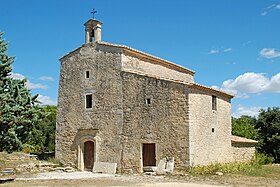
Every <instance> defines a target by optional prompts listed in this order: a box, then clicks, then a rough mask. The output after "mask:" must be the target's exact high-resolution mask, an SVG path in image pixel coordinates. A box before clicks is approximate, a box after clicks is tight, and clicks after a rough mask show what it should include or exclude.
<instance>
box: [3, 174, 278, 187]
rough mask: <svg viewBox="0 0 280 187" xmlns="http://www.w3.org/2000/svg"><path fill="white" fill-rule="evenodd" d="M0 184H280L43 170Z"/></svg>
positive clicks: (275, 181) (248, 179)
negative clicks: (44, 171)
mask: <svg viewBox="0 0 280 187" xmlns="http://www.w3.org/2000/svg"><path fill="white" fill-rule="evenodd" d="M0 186H67V187H70V186H131V187H132V186H137V187H221V186H252V187H253V186H254V187H255V186H280V179H279V178H277V179H276V178H275V179H272V178H264V177H249V176H241V175H233V174H232V175H223V176H217V175H210V176H196V177H194V176H190V175H181V176H180V175H174V176H151V175H111V174H94V173H92V172H72V173H66V172H47V173H39V174H37V175H34V176H31V177H26V178H16V179H15V181H14V182H9V183H5V184H2V185H0Z"/></svg>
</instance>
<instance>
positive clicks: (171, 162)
mask: <svg viewBox="0 0 280 187" xmlns="http://www.w3.org/2000/svg"><path fill="white" fill-rule="evenodd" d="M173 170H174V157H170V158H168V159H167V162H166V172H168V173H172V172H173Z"/></svg>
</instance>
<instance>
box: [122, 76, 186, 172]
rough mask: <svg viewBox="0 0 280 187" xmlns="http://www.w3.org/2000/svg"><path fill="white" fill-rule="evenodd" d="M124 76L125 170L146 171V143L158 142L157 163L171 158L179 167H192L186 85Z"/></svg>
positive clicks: (143, 77) (123, 154) (142, 77)
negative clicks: (149, 102)
mask: <svg viewBox="0 0 280 187" xmlns="http://www.w3.org/2000/svg"><path fill="white" fill-rule="evenodd" d="M122 77H123V95H124V100H123V110H124V121H123V126H124V127H123V136H124V141H123V153H122V156H123V160H122V163H123V169H133V170H134V171H137V172H142V155H141V152H142V149H141V146H142V143H156V162H157V164H158V162H159V160H160V159H162V158H164V157H167V156H168V157H175V167H177V168H178V167H185V166H188V160H189V152H188V141H189V137H188V121H187V116H186V114H187V110H188V92H187V88H186V86H185V85H182V84H178V83H173V82H170V81H165V80H158V79H155V78H149V77H146V76H141V75H137V74H132V73H127V72H123V75H122ZM147 98H150V101H151V104H147V103H146V102H145V100H146V99H147Z"/></svg>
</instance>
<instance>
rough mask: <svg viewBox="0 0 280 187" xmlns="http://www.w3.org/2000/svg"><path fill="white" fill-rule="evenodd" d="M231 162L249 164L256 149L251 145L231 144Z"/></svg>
mask: <svg viewBox="0 0 280 187" xmlns="http://www.w3.org/2000/svg"><path fill="white" fill-rule="evenodd" d="M231 151H232V158H233V160H232V161H236V162H249V161H251V160H253V159H254V158H255V153H256V148H255V145H252V144H244V143H243V144H238V143H234V144H232V148H231Z"/></svg>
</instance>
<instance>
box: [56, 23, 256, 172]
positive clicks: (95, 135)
mask: <svg viewBox="0 0 280 187" xmlns="http://www.w3.org/2000/svg"><path fill="white" fill-rule="evenodd" d="M87 28H89V27H88V26H87ZM90 28H91V27H90ZM89 32H91V31H89V30H88V29H87V44H84V45H82V46H81V47H79V48H77V49H75V50H74V51H72V52H70V53H69V54H67V55H65V56H64V57H62V58H61V59H60V61H61V70H60V83H59V98H58V108H57V110H58V111H57V129H56V158H57V159H59V160H60V161H62V162H63V163H64V164H67V163H72V164H71V166H72V165H75V166H77V167H78V168H79V169H80V170H85V169H90V168H91V167H92V164H93V162H95V163H102V162H109V163H117V166H118V167H119V168H118V169H119V170H121V169H122V168H125V169H131V170H132V171H133V172H143V169H144V167H145V166H147V165H148V166H150V165H152V166H156V165H158V164H159V162H160V159H161V158H164V157H169V156H172V157H174V160H173V162H169V163H168V164H167V167H168V169H167V170H168V171H169V172H172V171H173V168H174V166H175V168H176V167H178V168H186V167H190V166H195V165H206V164H210V163H216V162H230V161H234V160H238V158H239V157H240V155H237V154H234V153H233V150H235V148H232V145H231V113H230V107H231V104H230V102H231V98H232V96H231V95H230V94H227V93H224V92H221V91H218V90H214V89H212V88H209V87H205V86H202V85H198V84H196V83H194V72H193V71H192V70H189V69H187V68H184V67H181V66H179V65H176V64H173V63H171V62H168V61H166V60H163V59H160V58H158V57H154V56H152V55H149V54H146V53H143V52H141V51H138V50H135V49H132V48H129V47H126V46H122V45H115V44H110V43H105V42H101V41H98V42H93V43H92V42H90V38H89V37H91V36H90V35H89ZM98 32H99V31H98ZM100 34H101V33H100ZM86 98H92V100H90V102H89V101H88V102H86V101H87V99H86ZM86 103H87V104H88V107H87V105H86ZM213 103H215V104H213ZM89 106H90V107H89ZM213 106H214V108H213ZM87 142H92V143H90V144H91V147H86V146H85V145H86V143H87ZM144 144H154V145H155V146H154V150H152V151H151V152H152V154H150V155H152V157H155V158H148V160H149V159H150V160H152V161H151V162H150V163H149V162H148V164H146V163H144V158H143V157H144V156H143V155H146V156H147V154H143V145H144ZM87 145H89V144H87ZM251 149H253V148H247V147H245V148H244V149H242V151H244V152H246V150H249V151H250V152H251ZM237 157H238V158H237ZM247 158H248V157H247V156H246V158H245V159H247ZM94 166H95V165H94ZM97 166H98V164H97ZM97 166H95V167H97Z"/></svg>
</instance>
